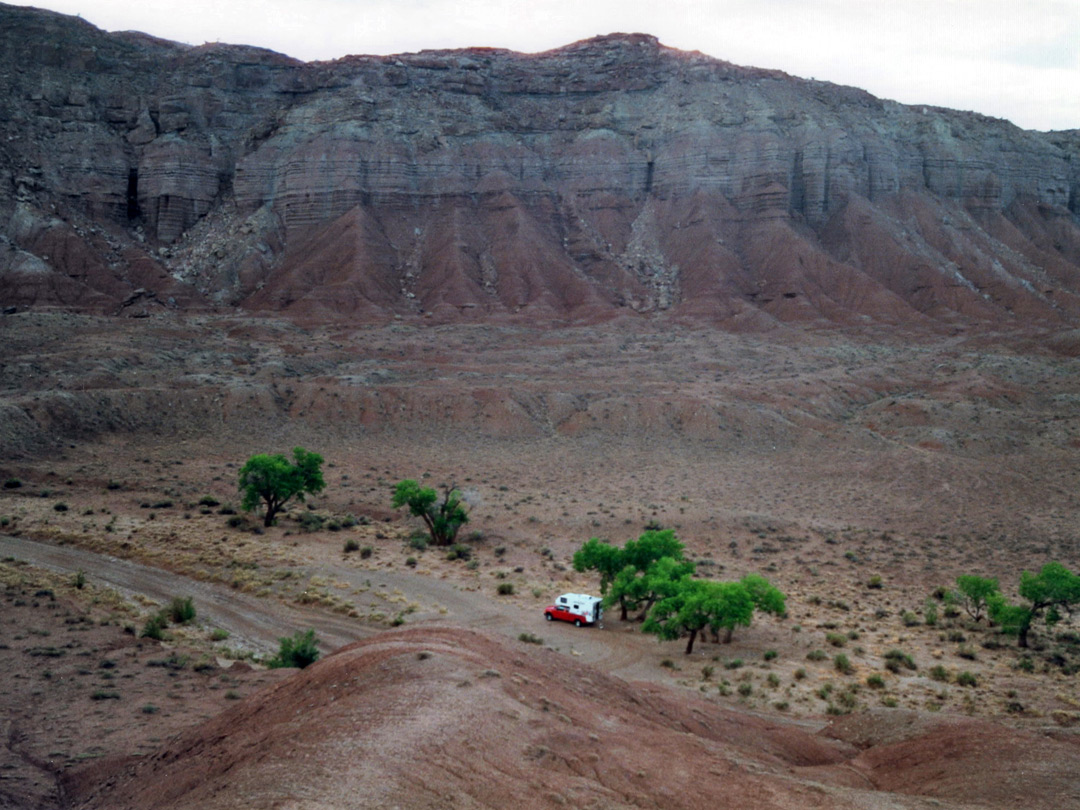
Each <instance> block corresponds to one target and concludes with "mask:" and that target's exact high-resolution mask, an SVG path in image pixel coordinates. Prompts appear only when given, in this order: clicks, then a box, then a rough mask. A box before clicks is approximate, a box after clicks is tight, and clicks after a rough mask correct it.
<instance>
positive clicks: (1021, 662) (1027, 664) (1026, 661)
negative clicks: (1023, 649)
mask: <svg viewBox="0 0 1080 810" xmlns="http://www.w3.org/2000/svg"><path fill="white" fill-rule="evenodd" d="M1016 668H1017V669H1018V670H1020V671H1021V672H1034V671H1035V662H1034V661H1032V660H1031V659H1030V658H1029V657H1028V656H1026V655H1025V656H1023V657H1022V658H1020V659H1018V660H1017V662H1016Z"/></svg>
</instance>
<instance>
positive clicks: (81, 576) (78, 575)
mask: <svg viewBox="0 0 1080 810" xmlns="http://www.w3.org/2000/svg"><path fill="white" fill-rule="evenodd" d="M71 584H72V585H73V586H74V587H75V588H76V589H77V590H80V591H81V590H82V589H83V588H85V587H86V572H85V571H83V570H82V569H79V570H78V571H76V572H75V576H73V577H72V578H71Z"/></svg>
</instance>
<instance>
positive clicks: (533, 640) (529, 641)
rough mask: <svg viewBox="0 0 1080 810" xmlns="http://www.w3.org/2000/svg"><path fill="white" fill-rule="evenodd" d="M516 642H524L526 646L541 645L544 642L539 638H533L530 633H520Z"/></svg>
mask: <svg viewBox="0 0 1080 810" xmlns="http://www.w3.org/2000/svg"><path fill="white" fill-rule="evenodd" d="M518 641H524V642H525V643H526V644H543V643H544V640H543V639H542V638H540V636H534V635H533V634H532V633H520V634H519V635H518Z"/></svg>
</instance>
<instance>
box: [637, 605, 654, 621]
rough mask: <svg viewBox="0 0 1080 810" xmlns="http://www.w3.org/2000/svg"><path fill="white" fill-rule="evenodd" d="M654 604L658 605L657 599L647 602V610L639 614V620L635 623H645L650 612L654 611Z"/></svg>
mask: <svg viewBox="0 0 1080 810" xmlns="http://www.w3.org/2000/svg"><path fill="white" fill-rule="evenodd" d="M654 604H656V600H655V599H650V600H649V601H648V602H646V603H645V609H644V610H643V611H641V613H639V614H638V616H637V618H636V619H634V621H635V622H643V621H645V619H646V617H647V616H648V615H649V611H650V610H652V606H653V605H654Z"/></svg>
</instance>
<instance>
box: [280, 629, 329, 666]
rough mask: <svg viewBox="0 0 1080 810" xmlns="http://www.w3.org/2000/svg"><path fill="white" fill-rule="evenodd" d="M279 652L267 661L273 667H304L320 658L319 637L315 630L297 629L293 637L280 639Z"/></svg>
mask: <svg viewBox="0 0 1080 810" xmlns="http://www.w3.org/2000/svg"><path fill="white" fill-rule="evenodd" d="M278 642H279V644H280V646H279V647H278V654H277V655H276V656H274V657H273V658H271V659H270V660H269V661H268V662H267V666H268V667H270V668H271V669H283V668H287V667H296V668H297V669H303V668H304V667H306V666H308V665H309V664H314V663H315V662H316V661H318V660H319V650H318V643H319V642H318V639H316V638H315V631H314V630H305V631H303V632H301V631H299V630H297V631H296V632H295V633H294V634H293V635H292V636H291V637H290V636H284V637H282V638H279V639H278Z"/></svg>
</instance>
